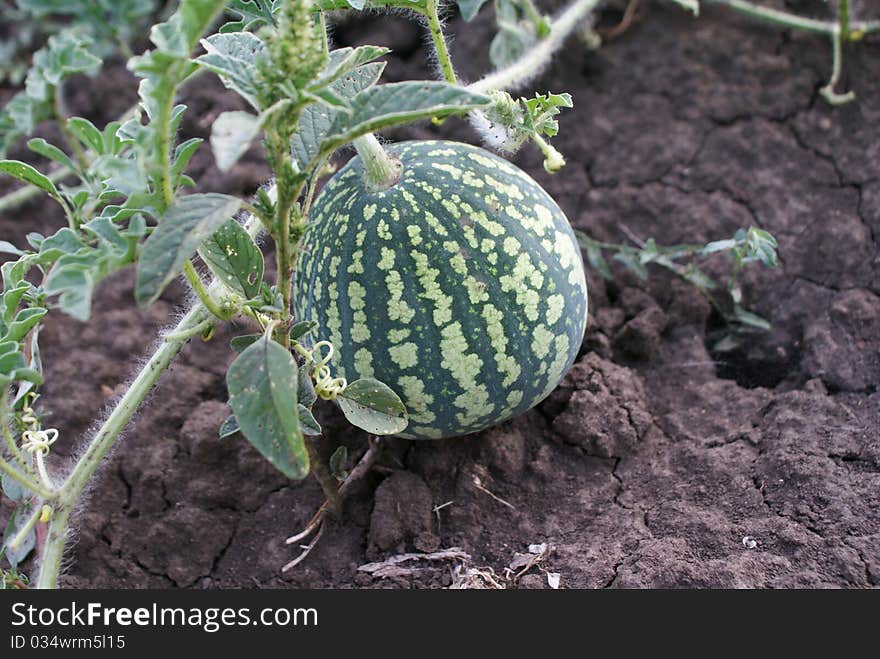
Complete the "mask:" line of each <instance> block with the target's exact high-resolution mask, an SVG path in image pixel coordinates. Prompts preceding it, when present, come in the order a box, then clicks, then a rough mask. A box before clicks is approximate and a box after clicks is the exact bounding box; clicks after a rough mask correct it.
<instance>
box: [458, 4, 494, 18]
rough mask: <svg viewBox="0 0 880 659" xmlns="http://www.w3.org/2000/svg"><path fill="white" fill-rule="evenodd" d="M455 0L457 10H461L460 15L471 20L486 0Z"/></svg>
mask: <svg viewBox="0 0 880 659" xmlns="http://www.w3.org/2000/svg"><path fill="white" fill-rule="evenodd" d="M456 2H457V3H458V9H459V11H461V17H462V18H463V19H464V20H466V21H472V20H474V17H476V15H477V13H478V12H479V11H480V9H481V8H482V7H483V5H484V4H486V2H487V0H456Z"/></svg>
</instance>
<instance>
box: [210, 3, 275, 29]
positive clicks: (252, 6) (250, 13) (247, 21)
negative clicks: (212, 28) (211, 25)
mask: <svg viewBox="0 0 880 659" xmlns="http://www.w3.org/2000/svg"><path fill="white" fill-rule="evenodd" d="M282 4H283V0H233V1H232V2H231V3H229V7H228V8H227V10H226V11H227V12H229V13H231V14H235V15H236V16H238V20H236V21H230V22H229V23H226V24H225V25H224V26H223V27H221V28H220V32H242V31H245V30H254V29H257V28H260V27H263V26H274V25H275V17H276V15H277V14H278V12H279V11H280V10H281V5H282Z"/></svg>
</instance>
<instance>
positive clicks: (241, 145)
mask: <svg viewBox="0 0 880 659" xmlns="http://www.w3.org/2000/svg"><path fill="white" fill-rule="evenodd" d="M261 125H262V122H261V121H260V117H258V116H256V115H253V114H251V113H250V112H241V111H239V110H235V111H232V112H224V113H222V114H221V115H220V116H219V117H217V119H216V120H215V121H214V125H213V126H211V151H212V152H213V153H214V161H215V162H216V163H217V168H218V169H220V171H222V172H226V171H229V169H230V168H231V167H232V166H233V165H234V164H235V163H237V162H238V159H239V158H241V157H242V156H243V155H244V154H245V152H246V151H247V150H248V148H249V147H250V145H251V142H253V141H254V139H256V137H257V135H259V134H260V128H261Z"/></svg>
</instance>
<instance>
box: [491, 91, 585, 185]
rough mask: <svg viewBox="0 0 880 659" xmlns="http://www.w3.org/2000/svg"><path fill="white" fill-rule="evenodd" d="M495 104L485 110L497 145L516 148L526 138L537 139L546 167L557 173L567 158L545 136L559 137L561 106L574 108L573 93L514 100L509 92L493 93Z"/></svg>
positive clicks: (539, 95) (535, 140) (506, 148)
mask: <svg viewBox="0 0 880 659" xmlns="http://www.w3.org/2000/svg"><path fill="white" fill-rule="evenodd" d="M490 96H491V98H492V105H491V106H490V107H489V108H488V109H487V110H486V111H485V116H486V119H487V120H488V122H489V124H490V127H489V128H488V129H487V132H488V135H487V136H488V137H489V138H490V141H491V142H492V143H493V145H494V146H496V147H498V148H501V149H503V150H506V151H516V150H517V149H519V148H520V147H521V146H522V145H523V143H524V142H525V141H526V140H533V141H534V142H535V144H537V145H538V147H539V148H540V149H541V151H542V152H543V153H544V169H546V170H547V171H548V172H549V173H551V174H554V173H556V172H557V171H559V170H560V169H561V168H562V167H563V166H564V165H565V159H564V158H563V157H562V154H560V153H559V152H558V151H557V150H556V149H555V148H554V147H552V146H551V145H550V144H548V143H547V141H546V140H545V139H544V137H545V136H546V137H556V135H557V134H558V133H559V122H558V121H557V120H556V116H557V115H558V114H559V112H560V108H571V107H573V103H572V100H571V94H553V93H548V94H535V96H534V97H533V98H525V97H521V98H519V99H518V100H514V99H513V97H512V96H511V95H510V94H508V93H507V92H503V91H496V92H492V93H491V94H490Z"/></svg>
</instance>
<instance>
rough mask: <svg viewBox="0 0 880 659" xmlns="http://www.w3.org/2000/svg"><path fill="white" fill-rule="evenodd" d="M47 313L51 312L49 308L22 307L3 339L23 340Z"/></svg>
mask: <svg viewBox="0 0 880 659" xmlns="http://www.w3.org/2000/svg"><path fill="white" fill-rule="evenodd" d="M47 313H49V310H48V309H41V308H39V307H33V308H30V309H22V310H21V311H19V312H18V313H17V314H15V320H13V321H12V323H10V325H9V327H8V328H7V330H6V335H5V336H4V337H3V340H4V341H21V340H22V339H23V338H24V337H25V336H27V333H28V332H30V331H31V330H32V329H33V328H34V327H35V326H36V325H37V323H39V322H40V320H42V319H43V316H45V315H46V314H47Z"/></svg>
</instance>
